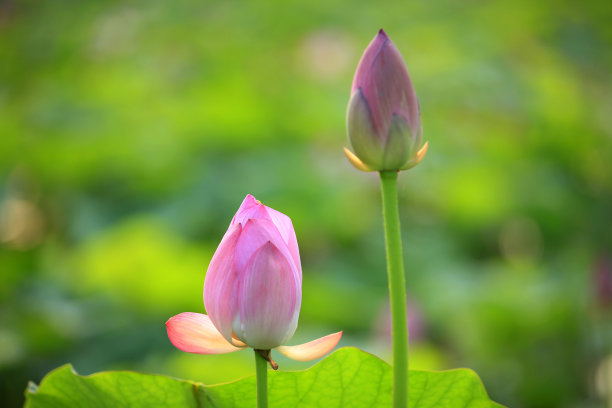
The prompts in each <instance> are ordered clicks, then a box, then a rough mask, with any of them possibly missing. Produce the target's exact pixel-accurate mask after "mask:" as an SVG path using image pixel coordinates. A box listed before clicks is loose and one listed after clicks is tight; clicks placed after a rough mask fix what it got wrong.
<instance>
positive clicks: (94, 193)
mask: <svg viewBox="0 0 612 408" xmlns="http://www.w3.org/2000/svg"><path fill="white" fill-rule="evenodd" d="M610 21H612V6H611V5H610V2H608V1H605V2H604V1H601V2H597V1H592V2H584V3H578V2H570V1H565V2H563V1H553V0H547V1H546V0H545V1H539V2H534V1H527V0H519V1H514V2H502V1H467V2H453V1H449V0H435V1H430V2H406V1H394V2H372V1H354V0H353V1H349V0H337V1H327V2H323V1H312V0H303V1H292V2H285V1H267V2H246V1H224V2H210V1H200V2H195V1H186V0H178V1H161V0H147V1H136V0H131V1H124V2H118V1H101V0H95V1H82V2H76V1H60V0H58V1H53V2H51V1H42V0H40V1H6V0H0V400H1V401H2V403H1V404H0V405H2V406H19V405H20V404H21V403H22V394H23V390H24V388H25V387H26V385H27V382H28V380H33V381H35V382H39V381H40V380H41V378H42V377H43V375H44V374H45V373H47V372H48V371H49V370H51V369H53V368H55V367H57V366H59V365H61V364H64V363H67V362H71V363H72V364H73V365H74V367H75V368H76V370H78V372H79V373H83V374H88V373H91V372H95V371H100V370H107V369H129V370H138V371H143V372H151V373H164V374H169V375H172V376H177V377H182V378H190V379H194V380H199V381H204V382H206V383H215V382H221V381H228V380H233V379H237V378H240V377H242V376H245V375H248V374H250V373H252V372H253V364H252V359H253V357H252V353H249V352H247V351H242V352H239V353H234V354H230V355H223V356H199V355H191V354H187V353H182V352H180V351H178V350H177V349H175V348H174V347H172V345H171V344H170V342H169V341H168V339H167V336H166V332H165V326H164V322H165V321H166V320H167V319H168V318H169V317H170V316H172V315H174V314H177V313H180V312H185V311H193V312H203V311H204V310H203V305H202V284H203V281H204V274H205V271H206V267H207V266H208V262H209V260H210V258H211V256H212V254H213V252H214V250H215V248H216V245H217V244H218V242H219V241H220V239H221V237H222V235H223V233H224V232H225V229H226V228H227V225H228V224H229V221H230V220H231V217H232V215H233V213H234V212H235V211H236V209H237V208H238V206H239V205H240V202H241V201H242V199H243V198H244V196H245V195H246V194H247V193H251V194H253V195H255V196H256V197H257V198H258V199H260V200H261V201H263V202H264V203H265V204H267V205H269V206H271V207H273V208H275V209H278V210H279V211H282V212H284V213H286V214H288V215H289V216H290V217H291V218H292V219H293V222H294V226H295V229H296V232H297V236H298V240H299V243H300V249H301V254H302V262H303V269H304V288H303V290H304V294H303V304H302V312H301V317H300V325H299V327H298V331H297V333H296V335H295V337H294V339H293V340H292V342H291V344H297V343H298V342H301V341H306V340H308V339H312V338H314V337H318V336H322V335H324V334H327V333H330V332H332V331H337V330H344V332H345V335H344V337H343V339H342V341H341V343H340V345H341V346H358V347H361V348H363V349H364V350H367V351H370V352H372V353H375V354H377V355H379V356H381V357H383V358H385V359H387V360H389V357H390V350H389V338H388V318H387V312H386V309H387V307H388V306H387V300H386V274H385V263H384V247H383V236H382V226H381V216H380V199H379V190H378V180H377V177H376V175H374V174H365V173H360V172H358V171H357V170H355V169H353V168H352V167H351V166H350V165H349V164H348V162H347V160H346V159H345V157H344V155H343V153H342V147H343V146H344V145H346V144H347V141H346V136H345V128H344V114H345V108H346V104H347V101H348V97H349V89H350V85H351V80H352V75H353V72H354V69H355V68H356V65H357V62H358V60H359V57H360V55H361V52H362V51H363V49H364V48H365V47H366V45H367V44H368V42H369V41H370V40H371V39H372V38H373V36H374V35H375V34H376V32H377V30H378V29H379V28H380V27H384V28H385V30H386V31H387V32H388V34H389V35H390V36H391V38H392V39H393V40H394V42H395V43H396V45H397V46H398V48H399V49H400V51H401V52H402V54H403V55H404V57H405V59H406V62H407V65H408V67H409V70H410V73H411V75H412V79H413V82H414V85H415V88H416V90H417V93H418V95H419V98H420V102H421V110H422V115H423V123H424V130H425V140H429V141H430V149H429V153H428V155H427V157H426V158H425V160H424V161H423V163H422V164H421V165H419V166H418V167H416V168H415V169H414V170H411V171H409V172H406V173H402V175H401V176H400V194H401V197H400V200H401V204H400V207H401V217H402V222H403V237H404V248H405V258H406V269H407V285H408V292H409V296H410V302H409V305H408V307H409V311H410V316H411V319H410V320H411V322H410V323H411V324H410V326H411V328H412V333H411V336H412V345H411V348H412V364H413V367H414V368H422V369H446V368H452V367H470V368H473V369H474V370H476V371H477V372H478V373H479V374H480V376H481V377H482V379H483V382H484V383H485V386H486V388H487V389H488V391H489V393H490V395H491V396H492V398H493V399H495V400H496V401H499V402H501V403H503V404H507V405H509V406H511V407H603V406H612V405H606V402H605V401H606V398H607V404H612V402H611V400H612V395H611V394H610V392H611V391H610V389H611V386H610V384H611V378H612V358H611V357H610V355H611V354H610V353H611V352H612V350H611V347H610V344H611V342H612V318H611V317H610V314H611V312H612V252H611V248H612V232H611V227H612V130H611V129H612V97H611V95H612V82H611V69H612V51H611V50H612V26H611V25H610ZM606 356H607V357H606ZM606 358H607V360H606ZM278 360H279V363H280V364H281V369H303V368H306V367H308V366H310V365H311V364H309V363H295V362H291V361H288V360H286V359H282V358H279V359H278ZM606 361H607V362H606ZM606 393H608V394H607V395H608V396H607V397H606Z"/></svg>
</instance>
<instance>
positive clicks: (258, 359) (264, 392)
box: [254, 350, 268, 408]
mask: <svg viewBox="0 0 612 408" xmlns="http://www.w3.org/2000/svg"><path fill="white" fill-rule="evenodd" d="M254 351H255V377H256V378H257V408H268V362H267V361H266V359H265V358H264V357H263V356H262V355H261V354H260V352H259V350H254Z"/></svg>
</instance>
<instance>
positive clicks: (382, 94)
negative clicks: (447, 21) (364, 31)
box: [344, 29, 427, 171]
mask: <svg viewBox="0 0 612 408" xmlns="http://www.w3.org/2000/svg"><path fill="white" fill-rule="evenodd" d="M346 124H347V132H348V137H349V141H350V143H351V146H352V148H353V151H354V153H353V152H351V151H349V150H348V149H346V148H345V149H344V150H345V153H346V155H347V157H348V159H349V161H350V162H351V163H352V164H353V165H354V166H355V167H357V168H358V169H360V170H364V171H384V170H405V169H409V168H411V167H414V166H416V165H417V164H418V163H419V162H420V161H421V160H422V158H423V156H425V153H426V151H427V143H425V145H423V146H421V141H422V127H421V117H420V111H419V103H418V100H417V96H416V93H415V92H414V88H413V86H412V82H411V81H410V76H409V75H408V70H407V69H406V64H405V63H404V60H403V59H402V56H401V55H400V53H399V51H398V49H397V48H396V47H395V45H394V44H393V42H391V40H390V39H389V37H388V36H387V34H386V33H385V32H384V31H383V30H382V29H381V30H380V31H379V32H378V34H377V35H376V37H374V39H373V40H372V42H371V43H370V44H369V45H368V47H367V48H366V50H365V52H364V53H363V56H362V57H361V60H360V61H359V65H358V66H357V71H356V72H355V77H354V79H353V86H352V88H351V99H350V101H349V104H348V108H347V114H346Z"/></svg>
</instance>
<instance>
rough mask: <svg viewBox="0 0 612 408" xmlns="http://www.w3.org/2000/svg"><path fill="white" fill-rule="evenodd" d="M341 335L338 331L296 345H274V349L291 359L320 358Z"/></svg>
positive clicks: (308, 359)
mask: <svg viewBox="0 0 612 408" xmlns="http://www.w3.org/2000/svg"><path fill="white" fill-rule="evenodd" d="M341 337H342V332H338V333H333V334H328V335H327V336H325V337H321V338H320V339H316V340H313V341H309V342H308V343H304V344H298V345H297V346H279V347H276V350H278V352H279V353H281V354H282V355H284V356H285V357H289V358H290V359H292V360H297V361H310V360H315V359H317V358H321V357H323V356H324V355H326V354H327V353H329V352H330V351H332V349H333V348H334V347H336V344H338V342H339V341H340V338H341Z"/></svg>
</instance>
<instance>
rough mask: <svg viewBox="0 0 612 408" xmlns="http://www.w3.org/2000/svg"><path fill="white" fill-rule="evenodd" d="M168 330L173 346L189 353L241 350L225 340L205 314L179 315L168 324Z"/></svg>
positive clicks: (218, 352) (219, 352)
mask: <svg viewBox="0 0 612 408" xmlns="http://www.w3.org/2000/svg"><path fill="white" fill-rule="evenodd" d="M166 328H167V330H168V337H169V338H170V341H171V342H172V344H174V346H175V347H176V348H177V349H179V350H183V351H186V352H188V353H196V354H223V353H231V352H232V351H238V350H240V348H239V347H234V346H233V345H231V344H230V343H228V342H227V340H225V338H223V336H222V335H221V333H219V331H218V330H217V329H216V328H215V326H214V325H213V324H212V322H211V320H210V319H209V318H208V316H206V315H205V314H201V313H188V312H187V313H181V314H178V315H176V316H173V317H171V318H170V319H169V320H168V321H167V322H166Z"/></svg>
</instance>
